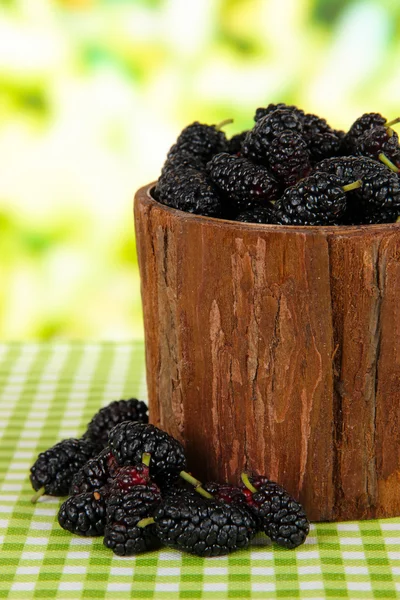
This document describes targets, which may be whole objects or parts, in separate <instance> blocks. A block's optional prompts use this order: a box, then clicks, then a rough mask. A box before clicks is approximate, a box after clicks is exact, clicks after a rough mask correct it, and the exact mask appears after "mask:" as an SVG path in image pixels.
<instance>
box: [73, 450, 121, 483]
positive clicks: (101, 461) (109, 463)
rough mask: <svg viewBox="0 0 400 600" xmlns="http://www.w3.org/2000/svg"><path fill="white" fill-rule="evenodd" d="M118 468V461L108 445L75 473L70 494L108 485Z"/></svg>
mask: <svg viewBox="0 0 400 600" xmlns="http://www.w3.org/2000/svg"><path fill="white" fill-rule="evenodd" d="M117 469H118V464H117V461H116V460H115V458H114V456H113V455H112V452H111V450H110V448H109V447H108V446H107V447H106V448H104V449H103V450H102V451H101V452H100V454H99V455H98V456H95V457H94V458H91V459H89V460H88V461H87V463H85V464H84V465H83V466H82V467H81V468H80V469H79V471H78V472H77V473H75V475H74V477H73V479H72V483H71V487H70V494H72V495H76V494H83V493H85V492H93V491H95V490H98V489H100V488H102V487H103V486H105V485H107V483H108V480H109V479H110V478H112V477H114V475H115V473H116V470H117Z"/></svg>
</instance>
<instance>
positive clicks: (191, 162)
mask: <svg viewBox="0 0 400 600" xmlns="http://www.w3.org/2000/svg"><path fill="white" fill-rule="evenodd" d="M179 167H183V168H185V169H196V170H197V171H202V170H203V169H204V161H203V160H202V159H201V158H199V157H198V156H196V155H195V154H192V153H191V152H189V151H188V150H177V151H176V152H173V153H171V155H170V156H169V157H168V158H167V160H166V161H165V163H164V165H163V168H162V171H161V175H165V173H167V172H168V171H173V170H175V169H177V168H179Z"/></svg>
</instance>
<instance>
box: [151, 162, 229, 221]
mask: <svg viewBox="0 0 400 600" xmlns="http://www.w3.org/2000/svg"><path fill="white" fill-rule="evenodd" d="M155 194H156V197H157V199H158V200H159V202H161V203H163V204H166V205H167V206H171V207H172V208H177V209H178V210H183V211H186V212H190V213H195V214H198V215H205V216H209V217H217V216H219V215H220V214H221V198H220V196H219V194H218V192H217V189H216V187H215V186H214V184H213V183H212V181H210V179H209V178H208V176H207V175H206V174H205V173H203V172H202V171H197V170H195V169H189V168H186V167H179V168H177V169H173V170H170V171H167V172H166V173H164V174H163V175H161V176H160V178H159V180H158V182H157V185H156V189H155Z"/></svg>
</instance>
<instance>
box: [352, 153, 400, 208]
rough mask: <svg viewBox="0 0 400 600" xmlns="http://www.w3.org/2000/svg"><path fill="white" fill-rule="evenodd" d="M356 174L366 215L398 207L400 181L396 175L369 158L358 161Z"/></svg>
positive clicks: (399, 205) (399, 204)
mask: <svg viewBox="0 0 400 600" xmlns="http://www.w3.org/2000/svg"><path fill="white" fill-rule="evenodd" d="M357 172H358V179H361V181H362V187H361V188H360V190H359V195H360V198H361V200H362V203H363V205H364V206H365V209H366V213H367V214H370V215H372V214H373V213H377V212H380V213H383V212H387V211H388V210H392V209H397V208H399V207H400V179H399V177H398V176H397V174H396V173H393V171H390V169H388V168H387V167H386V166H385V165H383V164H381V163H379V162H377V161H375V160H372V159H370V158H360V159H359V162H358V165H357Z"/></svg>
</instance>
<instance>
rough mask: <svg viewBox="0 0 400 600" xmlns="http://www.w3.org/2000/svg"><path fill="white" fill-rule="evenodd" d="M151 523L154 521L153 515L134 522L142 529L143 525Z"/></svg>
mask: <svg viewBox="0 0 400 600" xmlns="http://www.w3.org/2000/svg"><path fill="white" fill-rule="evenodd" d="M153 523H155V520H154V519H153V517H146V518H145V519H141V520H140V521H139V522H138V523H136V527H140V528H141V529H143V528H144V527H147V525H152V524H153Z"/></svg>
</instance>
